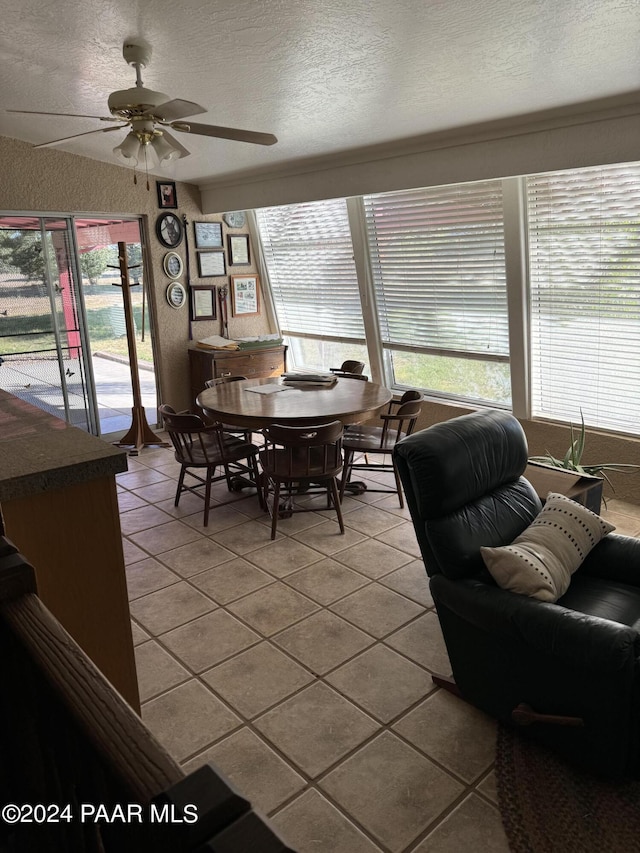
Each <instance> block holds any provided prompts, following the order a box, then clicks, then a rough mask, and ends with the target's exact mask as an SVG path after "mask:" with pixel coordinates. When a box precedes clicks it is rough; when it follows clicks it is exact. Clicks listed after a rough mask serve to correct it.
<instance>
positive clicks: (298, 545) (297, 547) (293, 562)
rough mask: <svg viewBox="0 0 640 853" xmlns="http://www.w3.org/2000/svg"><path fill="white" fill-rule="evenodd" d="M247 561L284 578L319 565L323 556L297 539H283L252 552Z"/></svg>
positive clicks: (277, 576)
mask: <svg viewBox="0 0 640 853" xmlns="http://www.w3.org/2000/svg"><path fill="white" fill-rule="evenodd" d="M247 559H248V560H250V561H251V562H252V563H253V564H254V565H256V566H259V567H260V568H261V569H265V571H267V572H269V573H270V574H272V575H273V576H274V577H276V578H283V577H286V576H287V575H289V574H291V573H292V572H295V571H297V570H298V569H301V568H302V567H303V566H308V565H309V564H310V563H317V562H318V561H319V560H321V559H322V554H318V552H317V551H314V550H313V549H312V548H307V546H306V545H303V544H302V542H296V540H295V539H288V538H282V539H276V540H275V541H274V542H269V544H268V545H265V547H264V548H258V550H257V551H252V552H251V553H250V554H249V555H248V557H247Z"/></svg>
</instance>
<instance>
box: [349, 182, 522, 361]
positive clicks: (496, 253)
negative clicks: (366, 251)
mask: <svg viewBox="0 0 640 853" xmlns="http://www.w3.org/2000/svg"><path fill="white" fill-rule="evenodd" d="M364 204H365V212H366V218H367V228H368V234H369V244H370V246H369V247H370V252H371V261H372V269H373V278H374V284H375V290H376V298H377V303H378V314H379V321H380V330H381V335H382V340H383V342H384V343H385V344H387V345H393V344H396V345H404V346H411V347H415V348H423V349H424V351H426V352H432V353H437V354H440V355H454V356H455V355H465V354H476V355H478V354H479V355H481V356H485V357H494V358H496V357H497V358H500V359H501V360H505V361H506V360H507V359H508V354H509V337H508V321H507V296H506V281H505V263H504V229H503V224H502V216H503V212H502V185H501V183H500V181H485V182H482V183H475V184H466V185H458V186H448V187H436V188H431V189H420V190H411V191H408V192H398V193H385V194H382V195H370V196H365V197H364Z"/></svg>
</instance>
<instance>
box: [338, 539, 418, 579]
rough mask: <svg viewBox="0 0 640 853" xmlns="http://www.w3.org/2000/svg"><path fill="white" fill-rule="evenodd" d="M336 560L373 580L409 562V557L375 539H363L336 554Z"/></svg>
mask: <svg viewBox="0 0 640 853" xmlns="http://www.w3.org/2000/svg"><path fill="white" fill-rule="evenodd" d="M336 560H338V561H339V562H341V563H344V564H345V565H346V566H349V568H351V569H355V570H356V571H357V572H361V573H362V574H363V575H366V576H367V577H368V578H372V579H373V580H375V579H376V578H380V577H382V576H383V575H387V574H389V572H392V571H393V570H394V569H397V568H399V567H400V566H404V565H405V564H406V563H409V562H411V557H410V556H409V555H408V554H406V553H405V552H404V551H399V550H398V549H397V548H392V547H391V546H390V545H385V544H384V542H378V540H377V539H365V540H364V541H363V542H360V543H359V544H358V545H354V546H353V547H352V548H347V549H346V550H345V551H341V552H340V553H339V554H336Z"/></svg>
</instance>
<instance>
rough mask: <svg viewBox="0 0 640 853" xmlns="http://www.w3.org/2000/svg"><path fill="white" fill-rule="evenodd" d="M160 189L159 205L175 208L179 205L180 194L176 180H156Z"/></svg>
mask: <svg viewBox="0 0 640 853" xmlns="http://www.w3.org/2000/svg"><path fill="white" fill-rule="evenodd" d="M156 189H157V190H158V207H164V208H167V209H172V210H175V208H176V207H177V206H178V196H177V194H176V185H175V183H174V181H156Z"/></svg>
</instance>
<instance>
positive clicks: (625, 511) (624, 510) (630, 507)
mask: <svg viewBox="0 0 640 853" xmlns="http://www.w3.org/2000/svg"><path fill="white" fill-rule="evenodd" d="M609 511H611V512H615V513H616V514H619V515H626V516H629V518H636V519H638V521H640V506H637V505H636V504H631V503H628V502H627V501H621V500H618V499H617V498H607V506H606V507H603V511H602V513H601V515H602V516H603V517H604V518H606V517H607V513H608V512H609Z"/></svg>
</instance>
